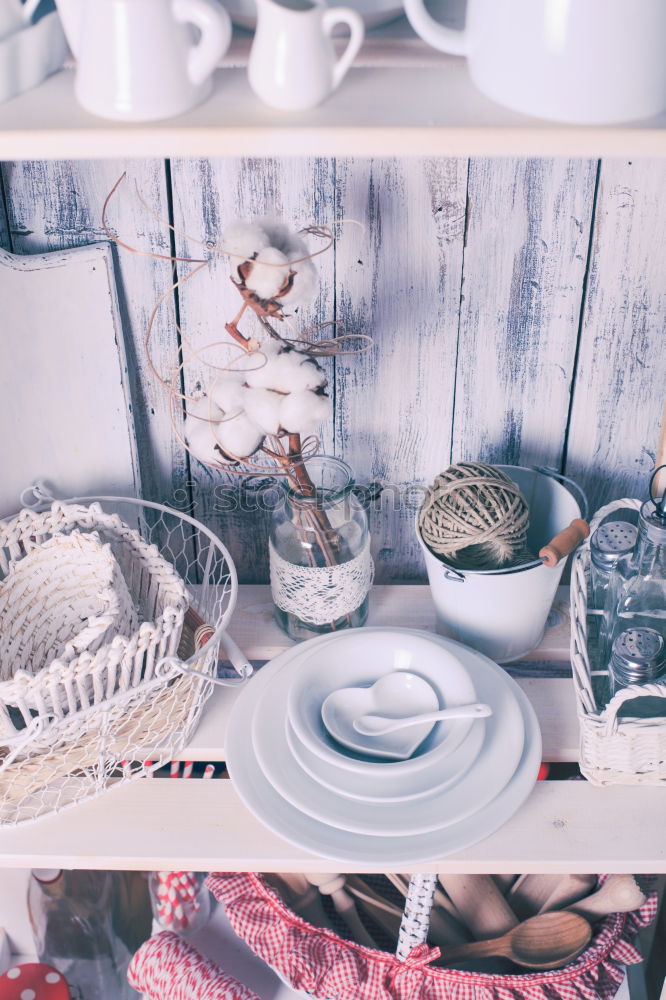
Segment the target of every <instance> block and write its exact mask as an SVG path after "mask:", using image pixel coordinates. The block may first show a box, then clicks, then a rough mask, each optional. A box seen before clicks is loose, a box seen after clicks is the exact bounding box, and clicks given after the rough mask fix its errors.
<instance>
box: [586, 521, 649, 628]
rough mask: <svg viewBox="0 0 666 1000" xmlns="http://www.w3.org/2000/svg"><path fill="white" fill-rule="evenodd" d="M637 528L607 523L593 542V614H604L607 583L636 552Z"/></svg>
mask: <svg viewBox="0 0 666 1000" xmlns="http://www.w3.org/2000/svg"><path fill="white" fill-rule="evenodd" d="M637 538H638V529H637V528H636V526H635V525H634V524H630V523H629V521H606V523H605V524H602V525H600V527H598V528H597V530H596V531H595V532H594V534H593V535H592V537H591V539H590V602H589V607H590V610H592V611H603V609H604V605H605V603H606V591H607V590H608V580H609V577H610V574H611V572H612V570H613V569H614V568H615V566H616V565H617V563H618V560H619V559H621V558H622V557H623V556H626V555H628V554H629V553H631V552H633V550H634V547H635V545H636V539H637Z"/></svg>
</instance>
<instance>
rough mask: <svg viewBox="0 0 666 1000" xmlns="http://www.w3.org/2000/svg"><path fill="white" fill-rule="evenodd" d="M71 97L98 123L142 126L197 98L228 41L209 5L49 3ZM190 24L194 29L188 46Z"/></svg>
mask: <svg viewBox="0 0 666 1000" xmlns="http://www.w3.org/2000/svg"><path fill="white" fill-rule="evenodd" d="M57 4H58V10H59V12H60V16H61V19H62V22H63V26H64V28H65V34H66V35H67V40H68V42H69V45H70V47H71V49H72V51H73V53H74V55H75V56H76V60H77V69H76V96H77V99H78V101H79V103H80V104H82V105H83V107H84V108H86V109H87V110H88V111H92V113H93V114H96V115H101V116H102V117H103V118H115V119H120V120H124V121H150V120H154V119H158V118H169V117H171V116H173V115H178V114H181V113H182V112H184V111H187V110H188V108H191V107H193V106H194V105H195V104H198V103H199V102H200V101H202V100H204V99H205V98H206V97H207V96H208V94H209V93H210V91H211V88H212V73H213V70H214V69H215V67H216V65H217V63H218V62H219V60H220V59H221V57H222V56H223V55H224V53H225V52H226V50H227V48H228V46H229V42H230V41H231V22H230V20H229V15H228V14H227V12H226V11H225V10H224V8H223V7H221V6H220V4H219V3H217V2H216V0H57ZM190 25H194V26H195V27H196V28H197V29H198V30H199V40H198V42H197V43H196V44H195V43H194V42H193V41H192V33H191V28H190Z"/></svg>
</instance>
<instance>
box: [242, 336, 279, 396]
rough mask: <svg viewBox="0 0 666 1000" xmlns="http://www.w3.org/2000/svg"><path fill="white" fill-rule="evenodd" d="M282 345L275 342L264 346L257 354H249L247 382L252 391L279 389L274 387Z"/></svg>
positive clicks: (246, 373)
mask: <svg viewBox="0 0 666 1000" xmlns="http://www.w3.org/2000/svg"><path fill="white" fill-rule="evenodd" d="M281 351H282V345H281V344H277V343H276V342H275V341H272V340H271V341H268V343H266V344H262V345H261V347H260V348H259V352H258V353H257V354H248V355H247V361H246V366H247V367H246V371H245V381H246V383H247V385H249V386H250V387H251V388H252V389H278V386H275V385H273V382H274V381H275V371H276V365H277V364H278V360H279V358H280V357H281Z"/></svg>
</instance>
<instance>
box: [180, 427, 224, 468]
mask: <svg viewBox="0 0 666 1000" xmlns="http://www.w3.org/2000/svg"><path fill="white" fill-rule="evenodd" d="M218 427H219V424H209V423H208V422H207V420H197V419H196V417H195V418H192V417H190V418H189V419H188V420H187V421H186V431H185V440H186V441H187V445H188V448H189V450H190V451H191V452H192V454H193V455H194V456H195V458H198V459H199V461H200V462H203V463H204V465H228V464H230V463H229V459H227V458H226V457H225V456H224V455H222V453H221V452H220V450H219V448H217V447H216V445H217V441H216V439H215V434H214V430H215V431H216V430H217V428H218Z"/></svg>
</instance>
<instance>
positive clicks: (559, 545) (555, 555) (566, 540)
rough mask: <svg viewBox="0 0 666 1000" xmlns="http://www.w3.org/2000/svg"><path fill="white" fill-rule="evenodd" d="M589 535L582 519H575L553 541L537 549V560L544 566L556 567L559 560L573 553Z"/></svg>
mask: <svg viewBox="0 0 666 1000" xmlns="http://www.w3.org/2000/svg"><path fill="white" fill-rule="evenodd" d="M589 533H590V526H589V524H588V523H587V521H584V520H583V519H582V517H575V518H574V519H573V521H572V522H571V524H570V525H568V527H566V528H563V529H562V531H558V533H557V534H556V535H555V537H554V538H553V539H551V541H550V542H548V544H547V545H544V547H543V548H542V549H539V559H541V560H542V562H543V563H544V565H546V566H557V564H558V562H559V561H560V559H564V557H565V556H568V555H569V553H570V552H573V550H574V549H575V548H577V547H578V546H579V545H580V543H581V542H582V541H584V540H585V539H586V538H587V536H588V535H589Z"/></svg>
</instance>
